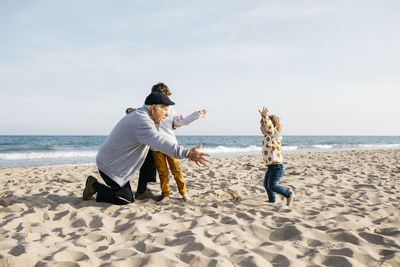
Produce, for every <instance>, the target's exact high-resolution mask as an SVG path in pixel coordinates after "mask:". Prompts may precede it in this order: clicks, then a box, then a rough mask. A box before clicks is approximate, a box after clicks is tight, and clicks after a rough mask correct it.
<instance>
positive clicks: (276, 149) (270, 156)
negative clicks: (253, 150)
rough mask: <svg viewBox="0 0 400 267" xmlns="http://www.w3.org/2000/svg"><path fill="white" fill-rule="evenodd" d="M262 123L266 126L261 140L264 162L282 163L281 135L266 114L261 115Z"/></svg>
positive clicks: (268, 163)
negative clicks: (264, 115)
mask: <svg viewBox="0 0 400 267" xmlns="http://www.w3.org/2000/svg"><path fill="white" fill-rule="evenodd" d="M262 123H263V124H264V125H265V126H266V127H265V128H266V131H265V132H264V138H263V141H262V154H263V159H264V162H265V164H267V165H271V164H277V163H283V157H282V151H281V143H282V135H281V133H280V132H279V131H278V130H277V129H275V127H274V125H273V124H272V121H271V120H270V118H269V117H268V116H266V117H262Z"/></svg>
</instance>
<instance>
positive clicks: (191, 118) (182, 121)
mask: <svg viewBox="0 0 400 267" xmlns="http://www.w3.org/2000/svg"><path fill="white" fill-rule="evenodd" d="M206 114H207V111H206V110H205V109H202V110H200V111H195V112H193V113H192V114H190V115H189V116H186V117H184V118H183V117H182V115H180V116H176V117H175V118H174V121H173V125H172V127H173V128H174V129H176V128H178V127H181V126H184V125H188V124H190V123H192V122H193V121H195V120H197V119H198V118H200V117H204V116H205V115H206Z"/></svg>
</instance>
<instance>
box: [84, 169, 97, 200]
mask: <svg viewBox="0 0 400 267" xmlns="http://www.w3.org/2000/svg"><path fill="white" fill-rule="evenodd" d="M94 182H97V180H96V178H94V177H93V176H91V175H90V176H89V177H88V178H87V179H86V187H85V189H84V190H83V200H91V199H93V195H94V194H95V193H96V191H95V190H94V188H93V183H94Z"/></svg>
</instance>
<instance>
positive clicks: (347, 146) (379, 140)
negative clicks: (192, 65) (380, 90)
mask: <svg viewBox="0 0 400 267" xmlns="http://www.w3.org/2000/svg"><path fill="white" fill-rule="evenodd" d="M105 138H106V136H0V168H16V167H39V166H55V165H84V164H94V163H95V158H96V154H97V150H98V148H99V147H100V146H101V144H102V143H103V141H104V140H105ZM177 139H178V142H179V143H180V144H181V145H183V146H185V147H189V148H191V147H194V146H197V145H198V144H203V148H202V151H204V152H207V153H210V154H211V156H212V157H227V156H239V155H256V154H260V153H261V146H260V145H261V140H262V137H261V136H177ZM380 149H400V136H284V137H283V143H282V151H283V153H284V154H285V153H304V152H317V151H318V152H324V151H346V150H380Z"/></svg>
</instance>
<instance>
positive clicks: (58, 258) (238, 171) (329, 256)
mask: <svg viewBox="0 0 400 267" xmlns="http://www.w3.org/2000/svg"><path fill="white" fill-rule="evenodd" d="M399 160H400V150H382V151H347V152H324V153H304V154H286V155H285V163H286V175H285V176H284V177H283V179H282V180H281V184H282V185H283V186H288V187H290V188H291V189H292V190H293V191H294V192H295V198H294V202H293V204H292V206H290V207H287V206H286V205H285V204H286V200H284V199H282V198H281V197H280V196H278V197H277V203H274V204H272V203H268V202H267V194H266V193H265V190H264V188H263V186H262V181H263V178H264V174H265V172H266V166H265V165H264V164H263V162H262V159H261V155H260V156H240V157H226V158H215V159H212V163H210V164H209V165H208V166H206V167H201V168H199V167H197V165H195V164H194V163H192V162H189V161H187V160H183V161H181V166H182V170H183V174H184V177H185V181H186V185H187V188H188V194H189V195H190V196H191V198H192V200H193V201H192V202H191V203H185V202H183V201H182V200H181V198H180V195H179V194H178V193H177V188H176V185H175V181H173V179H171V181H170V185H171V189H172V195H171V202H170V203H169V204H159V203H155V202H154V201H153V200H146V201H136V202H135V203H132V204H130V205H126V206H116V205H109V204H106V203H96V202H95V201H83V200H82V191H83V188H84V185H85V180H86V178H87V176H88V175H94V176H96V177H97V178H99V175H98V172H97V169H96V167H95V166H94V165H90V166H62V167H46V168H44V167H43V168H13V169H7V168H6V169H0V188H1V189H0V196H1V198H0V226H1V227H0V266H52V267H53V266H321V265H325V266H400V162H399ZM131 183H132V188H134V189H136V185H137V176H136V177H135V178H134V179H133V180H132V182H131ZM150 188H151V189H152V190H153V192H160V190H159V184H157V183H153V184H150Z"/></svg>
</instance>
